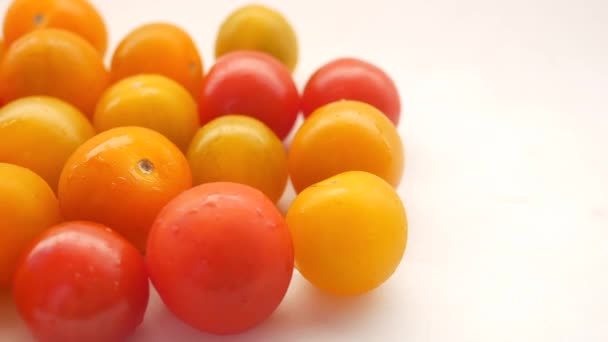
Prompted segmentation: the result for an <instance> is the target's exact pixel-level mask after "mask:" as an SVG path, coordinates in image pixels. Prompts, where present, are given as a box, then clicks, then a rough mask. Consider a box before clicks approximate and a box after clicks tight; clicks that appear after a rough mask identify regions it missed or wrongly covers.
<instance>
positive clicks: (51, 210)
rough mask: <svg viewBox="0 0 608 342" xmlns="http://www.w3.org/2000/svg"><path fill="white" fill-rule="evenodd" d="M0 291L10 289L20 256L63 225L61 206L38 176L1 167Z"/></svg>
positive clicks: (10, 167)
mask: <svg viewBox="0 0 608 342" xmlns="http://www.w3.org/2000/svg"><path fill="white" fill-rule="evenodd" d="M0 217H2V219H1V220H0V289H8V288H10V285H11V280H12V276H13V273H14V271H15V267H16V264H17V261H18V259H19V256H20V255H21V253H22V252H23V250H24V249H25V248H26V247H27V246H28V244H29V243H30V242H31V241H32V240H33V239H34V238H35V237H36V236H38V234H40V233H41V232H43V231H44V230H46V229H47V228H49V227H51V226H53V225H55V224H57V223H59V222H60V221H61V217H60V215H59V204H58V203H57V198H56V197H55V193H53V190H52V189H51V188H50V187H49V185H48V184H47V183H46V182H45V181H44V179H42V178H40V176H38V175H37V174H35V173H34V172H32V171H30V170H28V169H26V168H24V167H21V166H17V165H13V164H5V163H0Z"/></svg>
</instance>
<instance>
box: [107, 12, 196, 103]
mask: <svg viewBox="0 0 608 342" xmlns="http://www.w3.org/2000/svg"><path fill="white" fill-rule="evenodd" d="M110 74H111V78H112V82H117V81H119V80H121V79H123V78H125V77H129V76H134V75H139V74H159V75H163V76H166V77H168V78H170V79H172V80H174V81H175V82H177V83H179V84H181V85H182V86H184V88H186V89H188V91H190V94H191V95H192V96H195V97H196V96H197V95H198V92H199V91H200V89H201V82H202V79H203V61H202V59H201V56H200V54H199V52H198V49H197V48H196V45H195V44H194V41H193V40H192V38H191V37H190V35H189V34H188V33H187V32H186V31H184V30H183V29H182V28H181V27H178V26H176V25H172V24H168V23H150V24H145V25H142V26H140V27H138V28H136V29H135V30H133V31H131V32H130V33H129V34H127V36H126V37H124V38H123V40H122V41H121V42H120V43H119V44H118V47H116V51H114V55H113V56H112V66H111V68H110Z"/></svg>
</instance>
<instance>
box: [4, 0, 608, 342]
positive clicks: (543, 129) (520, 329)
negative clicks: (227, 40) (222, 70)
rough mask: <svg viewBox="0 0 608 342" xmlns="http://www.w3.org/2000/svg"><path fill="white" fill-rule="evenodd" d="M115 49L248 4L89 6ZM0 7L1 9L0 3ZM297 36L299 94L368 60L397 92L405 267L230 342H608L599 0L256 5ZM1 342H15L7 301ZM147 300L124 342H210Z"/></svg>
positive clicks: (605, 8)
mask: <svg viewBox="0 0 608 342" xmlns="http://www.w3.org/2000/svg"><path fill="white" fill-rule="evenodd" d="M94 2H95V3H96V5H97V6H98V8H99V9H100V10H101V11H102V12H103V14H104V15H105V17H106V19H107V22H108V24H109V27H110V32H111V39H112V42H113V44H112V47H113V46H115V44H116V42H117V40H118V39H120V37H122V36H123V35H124V34H126V33H127V31H128V30H130V29H132V28H134V27H135V26H137V25H139V24H142V23H144V22H148V21H153V20H165V21H172V22H175V23H177V24H179V25H181V26H183V27H184V28H186V29H187V30H188V31H189V32H190V33H191V34H192V35H193V36H194V38H195V40H196V41H197V43H198V45H199V47H200V49H201V52H202V54H203V56H204V60H205V65H206V69H207V70H208V69H209V66H210V65H211V63H212V60H213V58H212V57H213V44H214V38H215V33H216V31H217V29H218V26H219V24H220V22H221V20H222V19H223V18H224V17H225V16H226V15H227V14H228V13H229V12H230V11H231V10H232V9H234V8H235V6H237V5H240V4H244V3H247V1H228V0H222V1H200V0H190V1H187V0H171V1H153V0H128V1H120V2H119V1H116V0H97V1H94ZM0 3H1V4H2V6H1V8H0V9H2V10H4V8H5V7H6V3H7V0H0ZM264 3H266V4H270V5H272V6H274V7H276V8H278V9H280V10H281V11H282V12H284V13H285V14H286V15H287V16H288V17H289V19H290V20H291V22H292V23H293V25H294V26H295V28H296V30H297V33H298V35H299V38H300V47H301V54H300V63H299V65H298V67H297V71H296V79H297V81H298V84H299V86H300V87H301V86H302V85H303V84H304V82H305V81H306V79H307V77H308V75H310V74H311V73H312V72H313V71H314V70H315V69H316V68H317V67H318V66H320V65H321V64H322V63H324V62H326V61H328V60H330V59H333V58H335V57H340V56H344V55H352V56H358V57H362V58H364V59H367V60H369V61H372V62H374V63H376V64H378V65H379V66H381V67H382V68H384V69H385V70H386V71H388V72H389V73H390V74H391V75H392V76H393V78H394V79H395V81H396V82H397V84H398V87H399V89H400V92H401V94H402V99H403V108H404V113H403V119H402V122H401V124H400V128H399V129H400V132H401V133H402V135H403V138H404V142H405V146H406V148H407V170H406V177H405V180H404V183H403V186H401V187H400V189H399V192H400V194H401V195H402V196H403V198H404V200H405V202H406V204H407V210H408V216H409V223H410V235H409V243H408V248H407V252H406V256H405V258H404V260H403V262H402V264H401V266H400V268H399V270H398V272H397V273H396V274H395V275H394V276H393V277H392V278H391V279H390V280H389V281H388V282H387V283H386V284H385V285H384V286H382V287H381V288H379V289H378V290H377V291H375V292H373V293H372V294H370V295H367V296H363V297H360V298H356V299H351V300H343V299H342V300H338V299H334V298H331V297H327V296H325V295H322V294H320V293H319V292H317V291H315V290H314V289H312V288H311V287H310V286H309V285H307V284H306V282H305V281H304V280H302V279H301V278H300V277H299V276H297V275H296V276H295V278H294V281H293V283H292V286H291V288H290V291H289V293H288V295H287V297H286V299H285V301H284V302H283V304H282V305H281V306H280V307H279V309H278V310H277V312H276V313H275V314H274V315H273V316H272V317H271V318H270V319H269V320H268V321H267V322H266V323H264V324H263V325H261V326H259V327H258V328H256V329H254V330H252V331H250V332H249V333H247V334H244V335H241V336H237V337H230V338H225V340H228V341H230V340H235V341H269V340H273V341H349V342H350V341H425V342H426V341H432V342H447V341H450V342H460V341H462V342H476V341H479V342H487V341H492V342H500V341H518V342H521V341H552V342H557V341H585V342H596V341H598V342H600V341H607V340H608V324H607V319H608V314H607V313H606V308H607V307H608V182H607V181H606V176H607V175H608V156H607V155H606V153H605V149H606V147H607V145H608V136H607V134H608V101H606V100H607V98H608V97H607V93H608V44H607V42H608V41H607V40H606V32H608V3H607V2H606V1H605V0H596V1H591V0H587V1H585V0H581V1H574V0H570V1H567V0H509V1H504V0H502V1H500V0H459V1H456V0H409V1H400V0H399V1H398V0H375V1H355V0H340V1H334V0H331V1H330V0H322V1H320V0H315V1H313V0H308V1H296V0H291V1H287V0H274V1H271V0H267V1H264ZM0 316H1V317H2V318H3V319H1V320H0V341H20V340H25V336H27V334H26V333H25V332H24V330H23V326H22V325H21V324H20V323H19V321H18V318H16V317H15V315H14V308H13V307H11V306H10V305H0ZM215 339H216V338H215V337H213V336H209V335H202V334H199V333H197V332H196V331H194V330H192V329H190V328H188V327H186V326H184V325H183V324H181V323H179V322H178V321H177V320H176V319H175V318H173V317H172V316H171V315H170V314H169V313H168V312H167V310H166V309H164V307H163V306H162V304H160V302H159V300H158V298H157V297H156V295H154V296H153V297H152V301H151V305H150V307H149V310H148V313H147V316H146V321H145V323H144V324H143V325H142V326H141V327H140V329H139V330H138V331H137V333H136V335H135V336H134V338H133V339H132V341H173V340H175V341H184V342H187V341H206V340H215Z"/></svg>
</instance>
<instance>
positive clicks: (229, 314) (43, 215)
mask: <svg viewBox="0 0 608 342" xmlns="http://www.w3.org/2000/svg"><path fill="white" fill-rule="evenodd" d="M3 32H4V43H3V49H2V52H1V56H0V101H2V108H0V217H1V218H2V219H1V220H0V289H4V290H12V292H13V296H14V298H15V303H16V307H17V310H18V311H19V313H20V315H21V317H22V318H23V319H24V320H25V322H26V323H27V326H28V327H29V328H30V330H31V331H32V333H33V335H34V336H35V337H36V338H38V339H40V340H43V341H58V340H61V341H85V340H86V341H117V340H122V339H124V338H126V337H127V336H129V335H130V334H132V333H133V331H134V330H135V329H136V327H137V326H138V325H139V324H140V323H141V321H142V319H143V315H144V313H145V309H146V306H147V302H148V292H149V289H148V287H149V285H148V279H150V280H151V282H152V284H153V286H154V287H155V288H156V290H157V291H158V293H159V295H160V297H161V298H162V300H163V302H164V303H165V304H166V306H167V307H168V308H169V310H171V311H172V312H173V313H174V314H175V315H176V316H177V317H179V318H180V319H181V320H183V321H184V322H186V323H188V324H190V325H192V326H194V327H196V328H198V329H200V330H202V331H206V332H210V333H216V334H231V333H237V332H241V331H244V330H247V329H250V328H252V327H253V326H255V325H257V324H259V323H261V322H262V321H264V320H265V319H266V318H267V317H268V316H269V315H270V314H272V312H273V311H274V310H275V309H276V307H277V306H278V305H279V304H280V302H281V301H282V299H283V297H284V295H285V293H286V291H287V288H288V286H289V284H290V281H291V278H292V273H293V269H294V266H295V268H297V269H298V270H299V272H300V273H301V274H302V275H303V276H304V278H306V279H307V280H309V281H310V282H311V283H312V284H314V285H315V286H317V287H318V288H320V289H321V290H324V291H327V292H329V293H333V294H336V295H358V294H361V293H365V292H367V291H370V290H372V289H374V288H376V287H378V286H379V285H381V284H382V283H383V282H384V281H386V280H387V279H388V278H389V277H390V276H391V275H392V274H393V272H394V271H395V270H396V268H397V266H398V265H399V263H400V261H401V258H402V256H403V253H404V251H405V247H406V242H407V218H406V213H405V208H404V206H403V203H402V201H401V199H400V197H399V196H398V194H397V193H396V191H395V187H397V186H398V185H399V183H400V181H401V178H402V173H403V169H404V150H403V145H402V142H401V139H400V136H399V134H398V132H397V129H396V125H397V124H398V122H399V117H400V111H401V107H400V100H399V94H398V92H397V89H396V87H395V85H394V83H393V81H392V80H391V79H390V78H389V76H387V74H386V73H384V71H382V70H381V69H379V68H378V67H376V66H374V65H372V64H370V63H368V62H365V61H362V60H360V59H355V58H340V59H336V60H334V61H331V62H329V63H327V64H326V65H324V66H322V67H320V68H319V69H318V70H317V71H316V72H315V73H314V74H313V75H312V76H311V77H310V79H309V81H308V82H307V84H306V85H305V87H304V89H303V91H301V92H300V91H299V90H298V88H297V86H296V85H295V83H294V81H293V78H292V75H291V72H292V71H293V69H294V68H295V67H296V64H297V62H298V54H299V52H298V44H297V37H296V34H295V31H294V30H293V28H292V27H291V25H290V24H289V23H288V21H287V20H286V19H285V17H284V16H283V15H282V14H280V13H279V12H277V11H276V10H274V9H271V8H269V7H265V6H261V5H250V6H245V7H242V8H239V9H237V10H236V11H235V12H233V13H232V14H231V15H230V16H228V17H227V18H226V20H225V21H224V23H223V24H222V26H221V27H220V30H219V33H218V37H217V42H216V57H217V60H216V61H215V63H214V64H213V66H212V67H211V68H210V70H208V71H207V72H206V73H205V72H204V68H203V62H202V60H201V57H200V55H199V52H198V50H197V47H196V46H195V44H194V43H193V40H192V39H191V37H190V36H189V34H188V33H186V32H185V31H184V30H182V29H181V28H179V27H178V26H176V25H173V24H169V23H151V24H146V25H143V26H141V27H138V28H136V29H134V30H133V31H132V32H130V33H129V34H127V35H126V37H124V39H123V40H122V41H121V42H120V43H119V45H118V47H117V48H116V50H115V51H114V53H113V56H112V59H111V64H110V66H109V68H108V67H106V65H105V64H104V62H103V58H104V56H105V53H106V49H107V32H106V27H105V23H104V20H103V19H102V17H101V16H100V14H99V13H98V11H97V10H96V9H95V8H94V7H93V6H92V5H91V4H90V3H89V2H88V1H87V0H14V1H13V3H12V4H11V6H10V7H9V9H8V11H7V13H6V14H5V17H4V30H3ZM300 113H302V114H303V115H304V117H305V120H304V122H303V124H302V125H301V126H300V127H297V131H296V132H295V135H294V136H293V139H292V141H291V143H290V144H288V143H287V141H286V137H287V136H288V135H289V133H290V132H291V131H292V130H294V129H296V128H295V123H296V119H297V117H298V115H300ZM287 145H289V146H287ZM289 179H290V180H291V183H292V184H293V187H294V189H295V191H296V193H297V197H296V198H295V200H294V201H293V202H292V203H291V205H290V207H289V209H288V210H287V212H286V213H283V212H281V211H280V210H279V209H278V207H277V206H276V203H277V202H278V201H279V199H280V198H281V197H282V196H283V193H284V191H285V188H286V186H287V184H288V181H289ZM110 322H111V323H110Z"/></svg>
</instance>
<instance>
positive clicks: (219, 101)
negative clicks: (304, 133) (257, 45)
mask: <svg viewBox="0 0 608 342" xmlns="http://www.w3.org/2000/svg"><path fill="white" fill-rule="evenodd" d="M198 101H199V112H200V116H201V123H202V124H205V123H207V122H209V121H210V120H212V119H214V118H216V117H218V116H222V115H226V114H242V115H249V116H252V117H254V118H257V119H258V120H260V121H262V122H264V123H265V124H266V125H267V126H268V127H270V129H272V130H273V131H274V132H275V134H276V135H277V136H278V137H279V139H281V140H283V139H284V138H285V137H286V136H287V135H288V134H289V132H290V131H291V129H292V127H293V125H294V123H295V121H296V118H297V115H298V112H299V105H300V104H299V102H300V99H299V94H298V89H297V88H296V86H295V84H294V82H293V79H292V77H291V74H290V72H289V70H287V68H286V67H285V66H284V65H283V64H281V62H279V61H278V60H276V59H275V58H273V57H271V56H270V55H267V54H265V53H261V52H256V51H236V52H231V53H228V54H226V55H224V56H222V57H221V58H219V59H218V60H217V62H216V64H215V65H214V66H213V67H212V68H211V70H209V73H208V74H207V76H206V77H205V79H204V81H203V87H202V91H201V93H200V96H199V99H198Z"/></svg>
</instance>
